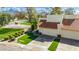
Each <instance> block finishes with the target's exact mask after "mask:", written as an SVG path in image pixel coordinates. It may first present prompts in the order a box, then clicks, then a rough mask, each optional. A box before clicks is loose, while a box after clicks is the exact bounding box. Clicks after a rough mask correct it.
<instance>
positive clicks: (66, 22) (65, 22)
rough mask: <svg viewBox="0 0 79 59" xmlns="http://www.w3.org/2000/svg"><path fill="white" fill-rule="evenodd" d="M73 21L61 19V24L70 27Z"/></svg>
mask: <svg viewBox="0 0 79 59" xmlns="http://www.w3.org/2000/svg"><path fill="white" fill-rule="evenodd" d="M74 20H75V19H63V21H62V24H63V25H68V26H69V25H71V24H72V23H73V21H74Z"/></svg>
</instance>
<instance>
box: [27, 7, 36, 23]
mask: <svg viewBox="0 0 79 59" xmlns="http://www.w3.org/2000/svg"><path fill="white" fill-rule="evenodd" d="M27 14H28V20H29V22H32V21H33V20H35V19H37V13H36V10H35V8H34V7H27Z"/></svg>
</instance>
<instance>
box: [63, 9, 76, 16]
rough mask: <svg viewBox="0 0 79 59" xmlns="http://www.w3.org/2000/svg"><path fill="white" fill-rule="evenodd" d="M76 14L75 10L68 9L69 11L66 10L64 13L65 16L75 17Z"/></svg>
mask: <svg viewBox="0 0 79 59" xmlns="http://www.w3.org/2000/svg"><path fill="white" fill-rule="evenodd" d="M74 13H75V10H74V8H67V9H65V11H64V14H65V15H73V14H74Z"/></svg>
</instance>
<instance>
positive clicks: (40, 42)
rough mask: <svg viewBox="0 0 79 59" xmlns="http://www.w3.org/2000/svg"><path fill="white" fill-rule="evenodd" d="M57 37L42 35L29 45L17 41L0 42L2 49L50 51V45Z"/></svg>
mask: <svg viewBox="0 0 79 59" xmlns="http://www.w3.org/2000/svg"><path fill="white" fill-rule="evenodd" d="M54 38H55V37H48V36H40V37H38V38H36V39H35V40H33V41H32V42H30V43H29V44H28V45H22V44H19V43H16V42H7V41H5V42H0V51H48V47H49V46H50V44H51V43H52V41H53V40H54Z"/></svg>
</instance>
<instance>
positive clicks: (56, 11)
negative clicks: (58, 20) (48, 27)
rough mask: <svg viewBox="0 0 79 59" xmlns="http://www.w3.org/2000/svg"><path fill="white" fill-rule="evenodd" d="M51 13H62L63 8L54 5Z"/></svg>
mask: <svg viewBox="0 0 79 59" xmlns="http://www.w3.org/2000/svg"><path fill="white" fill-rule="evenodd" d="M51 14H53V15H59V14H62V9H61V8H60V7H54V8H52V11H51Z"/></svg>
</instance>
